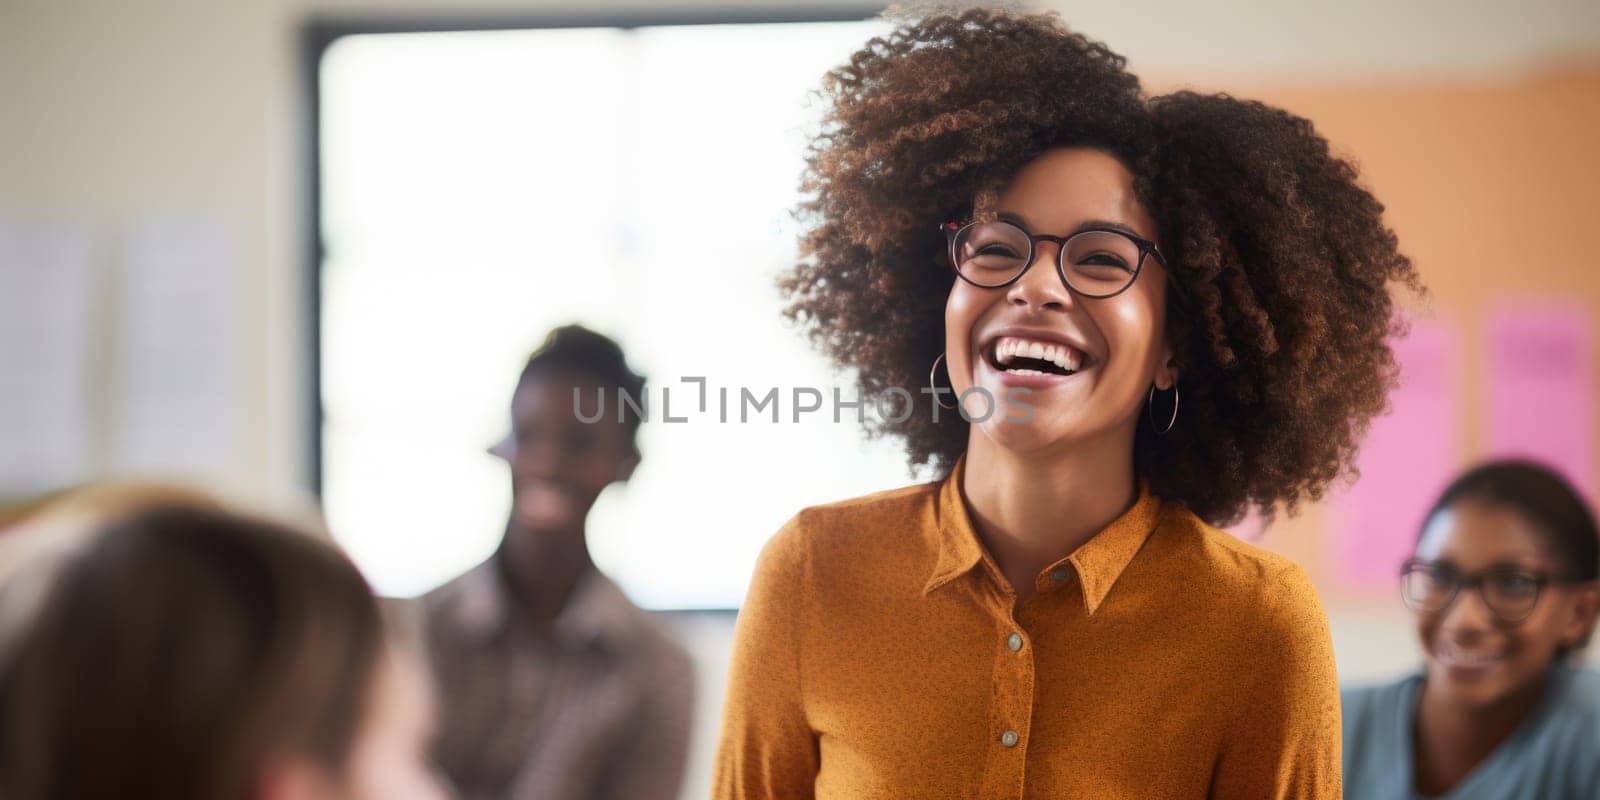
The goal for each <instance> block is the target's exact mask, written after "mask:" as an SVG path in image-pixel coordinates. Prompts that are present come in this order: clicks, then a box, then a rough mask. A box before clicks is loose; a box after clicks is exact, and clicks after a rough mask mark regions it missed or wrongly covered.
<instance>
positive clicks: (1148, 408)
mask: <svg viewBox="0 0 1600 800" xmlns="http://www.w3.org/2000/svg"><path fill="white" fill-rule="evenodd" d="M1155 404H1156V385H1155V384H1153V383H1152V384H1150V397H1149V399H1148V400H1146V401H1145V404H1144V411H1145V416H1146V417H1148V418H1149V419H1150V430H1153V431H1155V432H1156V435H1158V436H1164V435H1166V434H1167V433H1168V432H1170V431H1171V430H1172V426H1173V425H1176V424H1177V422H1178V385H1177V384H1173V385H1172V416H1171V417H1170V418H1169V419H1168V420H1167V427H1165V428H1159V429H1158V428H1156V412H1155V408H1154V406H1155Z"/></svg>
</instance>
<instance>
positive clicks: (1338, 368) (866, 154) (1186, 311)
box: [780, 9, 1421, 524]
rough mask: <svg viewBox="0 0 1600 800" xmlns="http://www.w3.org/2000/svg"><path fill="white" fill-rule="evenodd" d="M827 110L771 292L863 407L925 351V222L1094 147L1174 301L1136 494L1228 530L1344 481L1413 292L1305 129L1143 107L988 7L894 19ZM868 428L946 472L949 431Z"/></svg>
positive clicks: (919, 376)
mask: <svg viewBox="0 0 1600 800" xmlns="http://www.w3.org/2000/svg"><path fill="white" fill-rule="evenodd" d="M823 95H824V97H825V98H826V100H827V101H828V103H829V106H828V110H827V114H826V116H825V119H824V124H823V128H822V130H821V131H820V132H819V133H818V134H817V136H816V137H815V139H814V140H813V141H812V144H811V147H810V149H809V151H808V154H807V161H806V163H807V168H806V172H805V176H804V179H803V182H802V189H803V191H805V192H806V193H807V194H808V199H807V201H806V202H805V203H804V204H803V205H802V206H801V208H800V210H799V216H800V218H801V220H802V222H803V223H804V224H805V226H806V231H807V232H806V234H805V235H804V236H803V238H802V240H801V259H800V262H799V264H798V265H797V266H796V267H795V268H794V269H793V270H792V271H791V272H790V273H788V274H787V275H785V276H784V277H783V279H782V280H781V281H780V288H781V289H782V291H783V292H784V293H785V294H786V295H787V297H788V298H789V303H788V307H787V310H786V314H787V316H788V318H789V319H790V320H791V321H792V322H795V323H796V324H798V326H799V327H800V328H801V329H802V330H803V331H805V332H806V333H807V335H808V336H810V338H811V339H812V341H813V342H814V343H815V344H816V345H817V346H818V347H819V348H820V349H821V350H822V351H823V352H824V353H826V354H827V355H828V356H829V357H831V358H832V359H833V360H834V362H835V363H836V364H838V365H839V366H841V367H845V368H849V369H852V370H853V371H854V372H855V374H856V379H857V381H858V383H859V385H860V388H861V391H862V392H863V393H864V394H865V395H868V396H881V395H882V393H883V392H884V391H886V390H888V389H891V388H900V389H906V388H908V387H912V388H914V387H920V386H922V385H924V384H925V383H926V381H927V375H928V369H929V366H930V365H931V364H932V363H933V361H934V359H935V358H936V357H937V356H938V355H939V353H940V352H942V350H943V342H944V304H945V300H946V298H947V296H948V295H949V292H950V288H951V283H952V281H953V280H955V277H954V273H953V272H952V271H951V270H950V269H949V268H948V266H947V265H946V263H945V258H946V257H945V249H944V247H945V243H944V239H943V237H942V236H941V235H940V234H939V232H938V230H937V228H938V225H939V224H940V223H942V222H944V221H947V220H951V219H960V218H963V217H966V216H970V215H972V214H973V213H974V212H975V211H976V210H978V208H977V206H979V205H981V204H982V198H983V197H985V196H990V197H992V196H993V192H995V191H996V190H997V189H998V188H999V187H1002V186H1003V185H1004V182H1005V181H1006V179H1007V178H1008V177H1009V176H1011V175H1014V174H1015V173H1016V172H1017V171H1018V170H1020V169H1021V167H1022V166H1024V165H1025V164H1027V163H1028V162H1030V161H1031V160H1033V159H1034V158H1036V157H1038V156H1039V155H1040V154H1041V153H1043V152H1044V151H1046V150H1048V149H1050V148H1053V147H1062V146H1075V147H1092V148H1096V149H1100V150H1103V151H1105V152H1107V153H1110V154H1111V155H1113V156H1115V157H1117V158H1118V159H1119V160H1120V161H1122V162H1123V164H1124V165H1125V166H1127V167H1128V169H1129V171H1130V172H1132V173H1133V175H1134V176H1135V189H1136V191H1137V193H1138V195H1139V197H1140V200H1141V202H1142V203H1143V204H1144V206H1145V207H1146V209H1148V210H1149V211H1150V213H1151V215H1152V217H1153V218H1154V219H1155V220H1156V221H1157V224H1158V226H1159V228H1160V231H1159V234H1160V241H1161V244H1162V249H1163V252H1164V253H1165V254H1166V256H1167V260H1168V261H1169V263H1170V272H1171V273H1172V276H1173V279H1174V280H1175V281H1176V282H1178V284H1179V285H1180V286H1181V287H1182V289H1183V292H1184V294H1185V295H1186V297H1187V299H1186V300H1185V301H1184V302H1182V303H1181V304H1180V303H1177V302H1172V303H1169V304H1168V309H1167V316H1168V319H1167V329H1168V336H1169V337H1170V341H1171V343H1172V346H1173V352H1174V354H1175V357H1176V360H1177V363H1178V365H1179V367H1180V371H1181V383H1180V388H1181V391H1182V399H1183V404H1182V408H1183V413H1182V414H1181V415H1180V417H1179V421H1178V424H1177V426H1176V427H1174V428H1173V429H1172V431H1171V432H1170V433H1168V434H1166V435H1163V436H1157V435H1155V434H1154V433H1153V432H1152V431H1150V430H1148V429H1147V426H1143V425H1141V426H1140V427H1139V433H1138V434H1137V436H1136V440H1135V445H1134V448H1135V462H1136V464H1137V465H1138V469H1139V471H1140V474H1141V475H1143V476H1144V478H1145V479H1146V480H1147V481H1148V482H1149V484H1150V488H1151V490H1152V491H1153V492H1154V493H1156V494H1157V495H1159V496H1161V497H1163V498H1166V499H1169V500H1175V501H1178V502H1181V503H1183V504H1185V505H1186V506H1188V508H1189V509H1190V510H1192V511H1193V512H1194V513H1195V514H1197V515H1199V516H1200V517H1201V518H1202V519H1205V520H1207V521H1209V522H1212V523H1213V524H1227V523H1229V522H1232V521H1235V520H1237V519H1239V518H1240V517H1241V516H1242V515H1243V514H1244V513H1245V512H1246V511H1248V510H1249V509H1250V508H1251V507H1252V506H1254V507H1255V508H1256V509H1258V510H1259V512H1260V513H1262V514H1264V515H1267V516H1270V515H1271V514H1272V513H1273V512H1274V511H1275V510H1276V509H1277V508H1279V507H1282V508H1285V509H1287V510H1289V511H1291V512H1292V511H1293V510H1294V509H1295V508H1296V506H1297V504H1298V503H1299V502H1300V501H1301V500H1302V499H1307V498H1309V499H1312V500H1315V499H1319V498H1320V497H1321V496H1322V494H1323V492H1324V490H1325V489H1326V488H1327V486H1328V484H1329V483H1330V482H1331V481H1333V480H1334V479H1335V478H1337V477H1339V476H1340V475H1341V474H1343V473H1344V472H1345V471H1346V470H1347V469H1348V468H1349V467H1350V463H1351V461H1352V459H1353V457H1354V455H1355V452H1356V449H1357V446H1358V444H1359V442H1360V440H1361V438H1362V436H1363V435H1364V434H1365V432H1366V429H1367V426H1368V423H1369V421H1370V420H1371V418H1372V417H1373V416H1374V415H1376V414H1378V413H1380V412H1381V411H1382V410H1383V409H1384V407H1385V403H1386V398H1387V395H1388V390H1389V388H1390V387H1391V386H1392V385H1393V383H1394V381H1395V378H1396V373H1397V369H1396V366H1395V363H1394V357H1393V354H1392V353H1391V351H1390V349H1389V345H1388V336H1389V335H1390V334H1392V333H1395V332H1397V331H1398V328H1399V325H1400V323H1399V319H1398V317H1397V315H1396V313H1395V307H1394V303H1393V299H1392V298H1391V295H1390V293H1389V286H1390V284H1391V282H1399V283H1402V284H1405V285H1407V286H1409V287H1410V288H1412V289H1413V290H1417V291H1420V290H1421V286H1420V284H1419V282H1418V279H1417V276H1416V272H1415V271H1414V269H1413V268H1412V265H1411V262H1410V260H1409V259H1407V258H1406V257H1405V256H1403V255H1402V254H1401V253H1400V252H1399V250H1398V244H1397V241H1396V238H1395V235H1394V233H1393V232H1392V231H1391V230H1389V229H1388V228H1387V227H1386V226H1385V225H1384V223H1383V219H1382V212H1383V206H1382V205H1381V204H1380V203H1379V202H1378V201H1377V200H1376V199H1375V198H1374V197H1373V196H1372V195H1371V194H1370V193H1369V192H1367V191H1366V190H1365V189H1363V188H1361V186H1360V185H1358V184H1357V182H1356V170H1355V168H1354V167H1353V166H1351V165H1350V164H1349V163H1348V162H1346V161H1343V160H1341V159H1339V158H1336V157H1334V156H1333V155H1331V154H1330V153H1329V148H1328V143H1327V141H1326V140H1325V139H1323V138H1322V137H1321V136H1320V135H1318V134H1317V132H1316V131H1315V129H1314V128H1313V127H1312V125H1311V123H1310V122H1309V121H1307V120H1305V119H1302V118H1300V117H1296V116H1294V115H1292V114H1289V113H1288V112H1285V111H1283V110H1280V109H1276V108H1272V107H1270V106H1266V105H1263V104H1261V103H1256V102H1249V101H1243V100H1238V99H1235V98H1232V97H1230V96H1228V95H1225V94H1212V95H1207V94H1196V93H1192V92H1179V93H1176V94H1172V95H1167V96H1163V97H1155V98H1147V97H1146V96H1145V95H1144V93H1143V91H1142V90H1141V87H1140V84H1139V80H1138V78H1137V77H1135V76H1134V75H1132V74H1131V73H1129V72H1128V71H1127V70H1126V68H1125V60H1124V59H1123V58H1122V57H1121V56H1119V55H1117V54H1116V53H1114V52H1112V51H1111V50H1109V49H1108V48H1107V47H1106V46H1105V45H1103V44H1101V43H1099V42H1095V41H1092V40H1090V39H1087V38H1085V37H1084V36H1082V35H1079V34H1076V33H1073V32H1072V31H1070V30H1068V29H1067V28H1066V27H1065V26H1064V25H1063V24H1062V23H1061V21H1060V19H1059V18H1058V17H1056V16H1055V15H1054V14H1021V13H1015V12H1011V11H1004V10H995V9H972V10H966V11H962V12H958V13H936V14H933V15H930V16H924V17H920V18H910V19H907V20H904V21H902V22H901V23H900V25H899V26H898V27H897V28H896V29H895V30H894V31H893V32H892V33H890V34H889V35H887V36H884V37H880V38H874V39H872V40H871V41H869V42H868V43H867V44H866V46H865V47H864V48H862V49H861V50H860V51H859V52H857V53H856V54H855V55H854V56H852V57H851V59H850V61H849V63H847V64H845V65H843V66H841V67H839V68H837V69H835V70H833V71H832V72H830V73H829V74H828V75H827V76H826V78H825V79H824V84H823ZM920 396H922V397H927V395H920ZM869 426H870V429H871V430H872V431H873V432H874V433H876V434H880V435H882V434H887V435H891V436H897V437H900V438H901V439H903V440H904V442H905V445H906V450H907V455H908V457H909V460H910V462H911V464H912V465H913V466H918V465H932V466H934V467H935V468H937V469H939V470H940V471H941V472H943V471H948V469H949V468H950V466H951V465H952V464H953V463H954V461H955V460H956V458H957V457H958V456H959V455H960V454H961V453H962V451H963V450H965V448H966V444H967V436H968V427H969V424H968V423H967V422H966V421H965V420H963V419H961V418H960V416H959V415H953V414H944V415H941V416H940V418H939V421H938V422H935V421H933V418H932V415H931V414H922V413H917V414H911V415H909V417H908V418H906V419H904V420H895V419H892V418H886V419H882V420H876V421H873V422H870V423H869Z"/></svg>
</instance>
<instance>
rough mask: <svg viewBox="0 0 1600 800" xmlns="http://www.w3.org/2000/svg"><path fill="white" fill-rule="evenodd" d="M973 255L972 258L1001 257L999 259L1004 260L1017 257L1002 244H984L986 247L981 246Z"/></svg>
mask: <svg viewBox="0 0 1600 800" xmlns="http://www.w3.org/2000/svg"><path fill="white" fill-rule="evenodd" d="M973 255H974V256H1001V257H1004V258H1016V257H1017V254H1016V252H1015V251H1013V250H1012V249H1011V248H1009V247H1007V246H1005V245H1003V244H986V245H983V246H982V247H979V248H978V250H977V252H975V253H973Z"/></svg>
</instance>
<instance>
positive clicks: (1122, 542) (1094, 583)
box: [923, 454, 1161, 614]
mask: <svg viewBox="0 0 1600 800" xmlns="http://www.w3.org/2000/svg"><path fill="white" fill-rule="evenodd" d="M965 465H966V454H962V455H961V456H960V457H959V458H957V459H956V463H955V466H954V467H953V468H952V469H951V470H950V474H949V476H947V477H946V478H945V479H944V481H943V482H942V483H941V485H940V486H939V496H938V501H937V504H936V507H935V514H936V515H937V517H938V518H937V520H936V523H935V526H934V527H935V530H936V534H935V538H936V540H937V548H938V555H937V557H936V558H935V560H934V567H933V572H932V573H931V574H930V575H929V577H928V583H927V584H926V586H924V588H923V593H924V594H927V593H930V592H932V591H934V590H935V589H938V588H939V587H941V586H943V585H945V584H947V583H949V582H950V581H952V580H954V579H955V578H956V577H957V576H959V575H962V574H965V573H967V572H968V571H970V570H971V569H972V568H973V567H975V566H977V565H978V564H979V563H980V562H982V561H983V560H985V559H986V558H988V555H987V554H986V553H985V551H984V548H983V544H982V542H980V541H979V539H978V535H977V529H976V528H975V527H974V526H973V524H972V517H971V516H970V515H969V514H968V512H967V504H966V500H965V499H963V498H962V496H961V475H962V472H963V471H964V469H965ZM1160 515H1161V499H1160V498H1158V497H1156V496H1155V495H1153V494H1151V493H1150V487H1149V485H1148V484H1146V483H1145V481H1144V479H1143V478H1140V479H1139V496H1138V498H1137V499H1136V500H1134V503H1133V505H1132V506H1130V507H1129V508H1128V510H1127V511H1124V512H1123V513H1122V515H1121V516H1119V517H1117V518H1116V519H1114V520H1112V521H1111V524H1110V525H1107V526H1106V527H1105V529H1103V530H1101V531H1100V532H1099V533H1097V534H1095V535H1094V536H1093V537H1091V538H1090V539H1089V540H1088V541H1087V542H1084V543H1083V544H1082V545H1081V546H1079V547H1078V549H1077V550H1075V551H1073V553H1072V554H1071V555H1069V556H1067V557H1066V558H1063V559H1061V560H1060V561H1057V562H1056V563H1054V564H1051V565H1050V566H1049V567H1046V568H1045V569H1044V570H1043V571H1042V572H1040V573H1039V575H1038V576H1037V577H1036V578H1035V584H1034V588H1035V590H1036V591H1038V592H1040V593H1044V592H1048V591H1051V590H1053V589H1055V588H1056V586H1057V585H1058V584H1059V583H1060V582H1061V576H1065V575H1066V572H1065V570H1067V569H1070V570H1071V571H1072V572H1073V573H1075V574H1076V575H1077V576H1078V586H1079V588H1080V589H1081V590H1082V592H1083V604H1084V607H1085V608H1086V609H1088V612H1089V613H1090V614H1093V613H1094V612H1095V610H1096V609H1098V608H1099V607H1100V604H1101V603H1102V602H1104V601H1105V598H1106V595H1108V594H1110V593H1111V587H1112V586H1114V585H1115V584H1116V582H1117V579H1118V578H1119V577H1121V576H1122V573H1123V571H1124V570H1125V569H1127V567H1128V565H1129V564H1130V563H1132V562H1133V557H1134V556H1135V555H1137V554H1138V553H1139V550H1140V548H1142V547H1144V542H1145V540H1146V539H1148V538H1149V537H1150V534H1151V533H1153V532H1154V531H1155V528H1156V523H1157V522H1158V521H1159V517H1160ZM996 574H998V570H997V571H996Z"/></svg>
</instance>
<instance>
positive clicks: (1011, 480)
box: [961, 430, 1138, 601]
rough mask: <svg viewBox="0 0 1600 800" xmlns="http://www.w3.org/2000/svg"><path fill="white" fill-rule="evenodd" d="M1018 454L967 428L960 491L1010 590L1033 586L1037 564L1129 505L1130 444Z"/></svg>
mask: <svg viewBox="0 0 1600 800" xmlns="http://www.w3.org/2000/svg"><path fill="white" fill-rule="evenodd" d="M1110 438H1111V437H1108V440H1107V441H1103V442H1091V443H1084V444H1081V445H1076V446H1074V447H1072V448H1070V449H1066V450H1064V451H1062V452H1059V453H1038V454H1031V453H1030V454H1019V453H1016V452H1013V451H1010V450H1007V449H1005V448H1003V447H1001V446H999V445H997V444H996V443H995V442H994V441H993V440H991V439H989V438H988V437H987V436H986V435H984V434H983V433H981V432H979V431H977V430H974V431H973V435H972V438H971V440H970V441H969V443H968V447H967V455H966V463H965V467H964V471H963V473H962V482H961V484H962V485H961V490H962V494H963V495H964V496H965V497H966V500H967V504H968V506H969V507H970V508H971V510H972V517H973V523H974V525H975V526H976V527H977V529H978V535H979V536H980V537H981V538H982V539H983V542H984V544H985V545H987V547H988V549H989V552H990V554H991V555H993V556H994V559H995V561H996V562H997V564H998V565H999V567H1000V571H1001V572H1002V573H1003V574H1004V575H1005V577H1006V580H1007V581H1008V582H1009V583H1010V584H1011V587H1012V588H1013V589H1014V590H1015V591H1016V594H1017V599H1018V600H1019V601H1020V600H1021V599H1023V598H1025V597H1027V596H1028V595H1030V594H1032V593H1033V581H1034V578H1035V576H1037V575H1038V574H1039V572H1040V571H1041V570H1043V569H1044V568H1045V567H1048V566H1049V565H1051V564H1052V563H1055V562H1056V561H1059V560H1060V559H1062V558H1063V557H1065V556H1067V555H1070V554H1071V553H1072V552H1073V551H1074V550H1077V549H1078V547H1080V546H1081V545H1082V544H1083V543H1084V542H1087V541H1088V540H1089V539H1091V538H1093V537H1094V535H1095V534H1097V533H1099V532H1100V531H1101V530H1103V529H1105V527H1106V526H1107V525H1110V524H1111V522H1112V521H1113V520H1115V519H1116V518H1117V517H1119V516H1121V515H1122V514H1123V512H1125V511H1127V510H1128V508H1129V507H1130V506H1131V505H1133V503H1134V501H1135V500H1136V499H1137V498H1138V485H1137V483H1136V482H1135V480H1134V473H1133V448H1132V447H1131V443H1124V442H1120V441H1112V440H1110Z"/></svg>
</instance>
